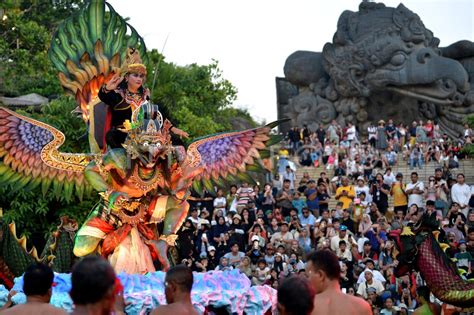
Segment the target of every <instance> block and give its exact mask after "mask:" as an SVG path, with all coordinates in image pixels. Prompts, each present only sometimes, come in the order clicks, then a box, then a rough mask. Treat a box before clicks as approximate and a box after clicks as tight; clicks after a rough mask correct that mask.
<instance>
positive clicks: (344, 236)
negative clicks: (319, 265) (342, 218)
mask: <svg viewBox="0 0 474 315" xmlns="http://www.w3.org/2000/svg"><path fill="white" fill-rule="evenodd" d="M341 240H344V241H346V244H347V246H348V247H349V246H351V247H352V244H357V243H356V242H355V240H354V239H353V238H352V235H349V233H347V226H345V225H341V226H340V227H339V234H337V235H334V236H333V237H331V250H332V251H333V252H335V253H337V250H338V249H339V242H340V241H341Z"/></svg>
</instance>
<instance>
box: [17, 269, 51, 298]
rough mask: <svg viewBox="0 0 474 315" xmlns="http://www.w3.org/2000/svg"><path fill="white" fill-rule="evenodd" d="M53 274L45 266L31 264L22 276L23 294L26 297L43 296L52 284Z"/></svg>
mask: <svg viewBox="0 0 474 315" xmlns="http://www.w3.org/2000/svg"><path fill="white" fill-rule="evenodd" d="M53 280H54V273H53V271H52V270H51V268H49V267H48V266H46V265H43V264H33V265H30V266H29V267H28V269H26V271H25V275H24V276H23V292H24V293H25V295H26V296H30V295H45V294H46V293H48V291H49V289H51V286H52V284H53Z"/></svg>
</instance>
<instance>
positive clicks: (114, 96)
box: [98, 48, 188, 148]
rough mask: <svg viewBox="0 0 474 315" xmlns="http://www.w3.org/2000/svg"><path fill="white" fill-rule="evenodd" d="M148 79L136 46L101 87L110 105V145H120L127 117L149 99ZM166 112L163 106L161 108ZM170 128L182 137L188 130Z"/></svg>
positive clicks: (108, 117) (104, 98) (107, 131)
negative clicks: (119, 67)
mask: <svg viewBox="0 0 474 315" xmlns="http://www.w3.org/2000/svg"><path fill="white" fill-rule="evenodd" d="M145 80H146V67H145V65H144V64H143V63H142V61H141V59H140V54H139V52H138V51H137V50H135V49H132V48H129V49H128V52H127V56H126V59H125V62H124V64H123V66H122V68H121V69H120V73H116V74H114V75H113V76H112V78H111V79H110V80H109V81H108V82H107V83H105V84H103V85H102V87H101V89H100V90H99V94H98V96H99V98H100V100H101V101H102V102H104V103H105V104H107V105H108V106H109V114H108V115H107V121H106V123H105V129H106V130H105V131H106V133H105V140H106V143H107V145H108V146H109V147H111V148H121V147H122V143H123V142H124V141H125V138H126V137H127V134H126V133H124V132H122V131H120V129H121V128H123V123H124V122H125V120H127V119H128V120H130V119H131V116H132V112H133V111H134V110H136V109H137V108H138V107H140V106H141V105H142V104H143V103H145V102H147V101H149V99H150V91H149V89H147V88H145V87H144V86H143V84H144V83H145ZM162 112H163V109H162ZM171 132H172V133H174V134H175V135H177V136H179V137H185V138H187V137H188V134H187V133H186V132H184V131H182V130H180V129H178V128H176V127H172V128H171Z"/></svg>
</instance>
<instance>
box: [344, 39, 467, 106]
mask: <svg viewBox="0 0 474 315" xmlns="http://www.w3.org/2000/svg"><path fill="white" fill-rule="evenodd" d="M391 44H392V45H390V46H389V47H388V48H387V49H386V51H385V52H384V54H383V56H385V58H384V59H382V58H380V59H377V57H376V56H375V55H373V58H372V62H376V63H380V65H378V66H377V68H375V70H374V71H373V72H368V73H366V74H365V77H364V78H357V76H356V74H355V73H353V72H351V77H352V82H354V84H356V85H360V84H362V85H363V84H365V88H367V89H368V90H369V91H377V90H389V91H392V92H394V93H398V94H401V95H405V96H409V97H413V98H415V99H418V100H421V101H425V102H430V103H434V104H440V105H446V104H455V105H461V104H462V102H463V101H464V93H465V92H467V91H468V90H469V83H468V76H467V72H466V70H465V69H464V68H463V67H462V65H461V64H460V63H459V62H457V61H456V60H453V59H449V58H444V57H442V56H440V55H439V50H438V49H437V48H436V47H427V46H426V45H425V44H424V43H419V44H414V43H406V42H404V41H402V40H401V39H400V38H396V39H393V41H392V43H391ZM358 88H360V87H358ZM362 88H364V87H362Z"/></svg>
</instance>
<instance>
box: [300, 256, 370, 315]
mask: <svg viewBox="0 0 474 315" xmlns="http://www.w3.org/2000/svg"><path fill="white" fill-rule="evenodd" d="M306 273H307V275H308V277H309V280H310V282H311V284H312V286H313V288H314V290H315V291H316V297H315V298H314V309H313V313H312V315H326V314H327V315H331V314H347V315H359V314H360V315H367V314H372V310H371V308H370V306H369V304H368V303H367V302H366V301H364V300H363V299H362V298H358V297H354V296H351V295H347V294H344V293H342V292H341V288H340V286H339V277H340V274H341V269H340V267H339V260H338V259H337V256H336V255H335V254H334V253H333V252H331V251H329V250H319V251H316V252H312V253H311V254H309V256H308V264H307V266H306Z"/></svg>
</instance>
